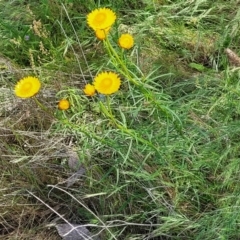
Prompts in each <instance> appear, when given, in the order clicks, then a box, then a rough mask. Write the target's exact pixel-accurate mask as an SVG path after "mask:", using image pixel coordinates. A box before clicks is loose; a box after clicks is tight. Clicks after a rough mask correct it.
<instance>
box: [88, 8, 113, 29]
mask: <svg viewBox="0 0 240 240" xmlns="http://www.w3.org/2000/svg"><path fill="white" fill-rule="evenodd" d="M115 20H116V14H115V12H113V11H112V10H111V9H109V8H98V9H95V10H93V11H92V12H90V13H89V14H88V15H87V23H88V25H89V27H91V28H92V29H93V30H95V31H96V30H97V29H107V28H110V27H111V26H112V25H113V24H114V22H115Z"/></svg>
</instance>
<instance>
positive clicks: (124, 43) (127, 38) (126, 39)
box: [118, 33, 134, 49]
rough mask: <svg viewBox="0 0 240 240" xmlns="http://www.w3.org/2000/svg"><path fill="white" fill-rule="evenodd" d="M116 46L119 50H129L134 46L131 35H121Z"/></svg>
mask: <svg viewBox="0 0 240 240" xmlns="http://www.w3.org/2000/svg"><path fill="white" fill-rule="evenodd" d="M118 44H119V46H120V47H121V48H124V49H130V48H132V46H133V44H134V39H133V36H132V35H131V34H128V33H126V34H122V35H121V36H120V38H119V39H118Z"/></svg>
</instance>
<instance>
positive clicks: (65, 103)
mask: <svg viewBox="0 0 240 240" xmlns="http://www.w3.org/2000/svg"><path fill="white" fill-rule="evenodd" d="M69 107H70V103H69V101H68V100H67V99H61V100H60V101H59V102H58V108H59V109H60V110H67V109H69Z"/></svg>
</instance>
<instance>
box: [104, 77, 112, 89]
mask: <svg viewBox="0 0 240 240" xmlns="http://www.w3.org/2000/svg"><path fill="white" fill-rule="evenodd" d="M102 85H103V87H104V88H109V87H110V86H111V85H112V79H111V78H104V79H103V81H102Z"/></svg>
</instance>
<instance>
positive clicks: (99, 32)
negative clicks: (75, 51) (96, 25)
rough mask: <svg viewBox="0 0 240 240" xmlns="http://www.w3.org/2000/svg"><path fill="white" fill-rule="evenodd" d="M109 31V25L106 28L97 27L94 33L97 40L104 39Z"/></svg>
mask: <svg viewBox="0 0 240 240" xmlns="http://www.w3.org/2000/svg"><path fill="white" fill-rule="evenodd" d="M109 31H110V27H109V28H106V29H97V30H96V31H95V34H96V37H97V38H98V40H104V39H106V37H107V35H108V33H109Z"/></svg>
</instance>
